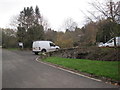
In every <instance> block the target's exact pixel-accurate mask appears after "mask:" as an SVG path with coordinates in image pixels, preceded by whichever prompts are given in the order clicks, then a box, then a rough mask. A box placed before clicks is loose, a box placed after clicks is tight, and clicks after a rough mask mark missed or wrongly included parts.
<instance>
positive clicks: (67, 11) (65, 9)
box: [0, 0, 103, 30]
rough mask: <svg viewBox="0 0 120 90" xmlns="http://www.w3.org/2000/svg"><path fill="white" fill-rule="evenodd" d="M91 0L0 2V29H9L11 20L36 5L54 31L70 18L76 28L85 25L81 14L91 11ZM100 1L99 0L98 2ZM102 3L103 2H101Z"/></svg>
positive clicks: (4, 0)
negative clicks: (25, 9) (25, 8)
mask: <svg viewBox="0 0 120 90" xmlns="http://www.w3.org/2000/svg"><path fill="white" fill-rule="evenodd" d="M92 1H93V0H0V27H1V28H11V27H12V26H10V23H11V21H12V19H13V18H14V17H16V16H18V15H19V13H20V11H22V10H23V9H24V7H30V6H33V8H35V6H36V5H37V6H38V7H39V9H40V13H41V14H42V15H43V17H44V18H46V20H47V21H48V23H49V26H50V27H51V28H52V29H54V30H61V29H62V28H61V27H62V26H63V23H64V22H65V20H66V19H67V18H72V19H73V20H74V21H75V22H76V23H78V26H80V27H81V26H82V25H84V24H85V15H84V14H83V13H82V12H81V11H84V12H86V11H87V10H92V8H91V6H90V4H89V3H90V2H92ZM99 1H100V0H99ZM101 1H103V0H101Z"/></svg>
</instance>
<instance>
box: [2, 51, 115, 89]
mask: <svg viewBox="0 0 120 90" xmlns="http://www.w3.org/2000/svg"><path fill="white" fill-rule="evenodd" d="M37 57H38V56H37V55H34V54H33V53H32V52H30V51H17V50H16V51H8V50H2V63H3V65H2V68H3V69H2V70H3V72H2V73H3V76H2V88H116V87H117V86H114V85H110V84H106V83H104V82H98V81H95V80H91V79H88V78H85V77H82V76H79V75H75V74H72V73H69V72H66V71H63V70H60V69H58V68H54V67H51V66H49V65H46V64H43V63H40V62H37V61H36V60H35V59H36V58H37Z"/></svg>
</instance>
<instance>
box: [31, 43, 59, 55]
mask: <svg viewBox="0 0 120 90" xmlns="http://www.w3.org/2000/svg"><path fill="white" fill-rule="evenodd" d="M32 48H33V49H32V51H33V52H34V53H35V54H38V53H39V52H52V51H56V50H58V49H59V48H60V47H59V46H56V45H55V44H54V43H53V42H51V41H34V42H33V45H32Z"/></svg>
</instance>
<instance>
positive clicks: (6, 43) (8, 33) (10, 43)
mask: <svg viewBox="0 0 120 90" xmlns="http://www.w3.org/2000/svg"><path fill="white" fill-rule="evenodd" d="M1 30H2V47H3V48H15V47H17V39H16V32H15V31H14V30H12V29H9V28H8V29H1Z"/></svg>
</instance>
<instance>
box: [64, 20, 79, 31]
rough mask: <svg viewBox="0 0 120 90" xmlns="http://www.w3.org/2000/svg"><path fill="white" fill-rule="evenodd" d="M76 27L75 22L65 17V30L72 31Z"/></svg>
mask: <svg viewBox="0 0 120 90" xmlns="http://www.w3.org/2000/svg"><path fill="white" fill-rule="evenodd" d="M76 27H77V23H76V22H74V21H73V19H72V18H67V19H66V20H65V22H64V28H65V30H66V31H74V30H75V28H76Z"/></svg>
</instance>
